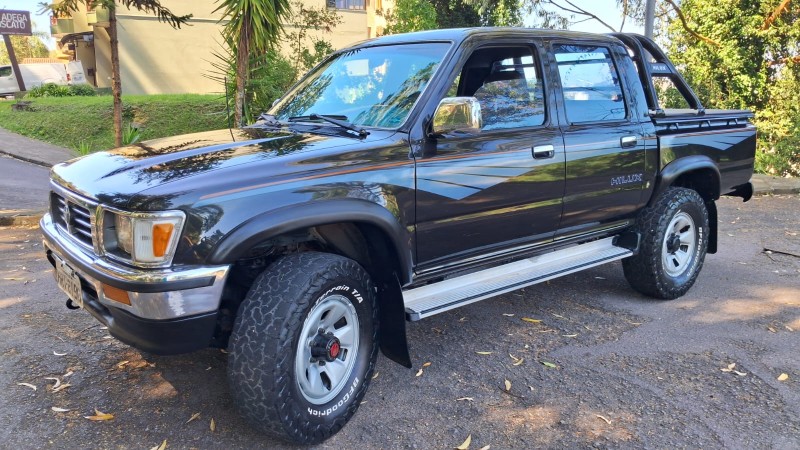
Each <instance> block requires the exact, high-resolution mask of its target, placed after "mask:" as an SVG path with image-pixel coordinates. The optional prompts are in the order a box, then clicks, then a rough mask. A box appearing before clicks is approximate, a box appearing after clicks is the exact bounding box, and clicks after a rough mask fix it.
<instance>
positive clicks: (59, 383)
mask: <svg viewBox="0 0 800 450" xmlns="http://www.w3.org/2000/svg"><path fill="white" fill-rule="evenodd" d="M45 380H55V382H56V383H55V384H54V385H53V389H55V388H57V387H59V386H61V380H59V379H58V378H56V377H45Z"/></svg>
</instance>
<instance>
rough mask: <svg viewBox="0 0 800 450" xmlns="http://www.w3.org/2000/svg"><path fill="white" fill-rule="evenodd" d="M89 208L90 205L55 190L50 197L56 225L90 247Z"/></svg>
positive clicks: (90, 213) (91, 212)
mask: <svg viewBox="0 0 800 450" xmlns="http://www.w3.org/2000/svg"><path fill="white" fill-rule="evenodd" d="M90 208H91V206H90V205H84V204H80V203H78V202H76V201H74V200H73V199H70V198H65V197H63V196H61V195H60V194H57V193H55V192H53V193H52V194H51V197H50V209H51V214H52V215H53V221H54V222H55V223H56V225H58V226H59V227H61V229H63V230H64V231H66V232H67V233H68V234H69V235H70V236H72V237H74V238H75V239H76V240H78V242H81V243H83V244H85V245H87V246H89V247H92V219H91V217H92V214H93V211H92V209H90Z"/></svg>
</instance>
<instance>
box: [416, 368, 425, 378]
mask: <svg viewBox="0 0 800 450" xmlns="http://www.w3.org/2000/svg"><path fill="white" fill-rule="evenodd" d="M422 372H423V370H422V369H419V371H418V372H417V374H416V375H415V376H417V377H421V376H422Z"/></svg>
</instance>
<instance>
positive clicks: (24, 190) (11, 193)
mask: <svg viewBox="0 0 800 450" xmlns="http://www.w3.org/2000/svg"><path fill="white" fill-rule="evenodd" d="M0 174H2V175H0V212H4V211H17V210H37V211H41V210H44V209H45V208H47V194H48V192H49V185H48V180H49V177H48V174H49V170H48V169H46V168H44V167H42V166H38V165H36V164H31V163H29V162H24V161H20V160H18V159H13V158H9V157H7V156H0Z"/></svg>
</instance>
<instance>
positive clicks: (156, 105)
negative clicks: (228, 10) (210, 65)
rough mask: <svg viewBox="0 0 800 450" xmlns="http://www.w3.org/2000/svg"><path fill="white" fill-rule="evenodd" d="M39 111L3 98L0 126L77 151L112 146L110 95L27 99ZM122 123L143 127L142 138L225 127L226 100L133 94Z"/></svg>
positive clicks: (126, 101) (124, 99) (126, 99)
mask: <svg viewBox="0 0 800 450" xmlns="http://www.w3.org/2000/svg"><path fill="white" fill-rule="evenodd" d="M25 100H30V101H32V102H33V104H32V106H33V108H34V109H35V111H22V112H18V111H12V110H11V105H12V103H13V102H11V101H2V102H0V127H3V128H5V129H6V130H9V131H13V132H15V133H19V134H21V135H23V136H27V137H30V138H34V139H39V140H42V141H46V142H50V143H52V144H55V145H60V146H63V147H68V148H71V149H73V150H78V148H79V147H80V145H81V143H86V144H88V145H89V146H90V147H91V150H92V151H97V150H106V149H109V148H112V147H114V122H113V115H112V110H113V108H112V98H111V96H109V95H105V96H98V97H60V98H53V97H50V98H33V99H25ZM122 104H123V108H124V109H123V114H122V123H123V127H124V126H125V125H127V124H129V123H135V124H138V125H139V126H140V128H139V129H140V134H141V138H140V140H147V139H153V138H159V137H165V136H173V135H178V134H185V133H194V132H198V131H206V130H215V129H220V128H226V127H227V121H226V120H225V100H224V99H222V98H220V97H219V96H217V95H194V94H179V95H130V96H123V97H122Z"/></svg>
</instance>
